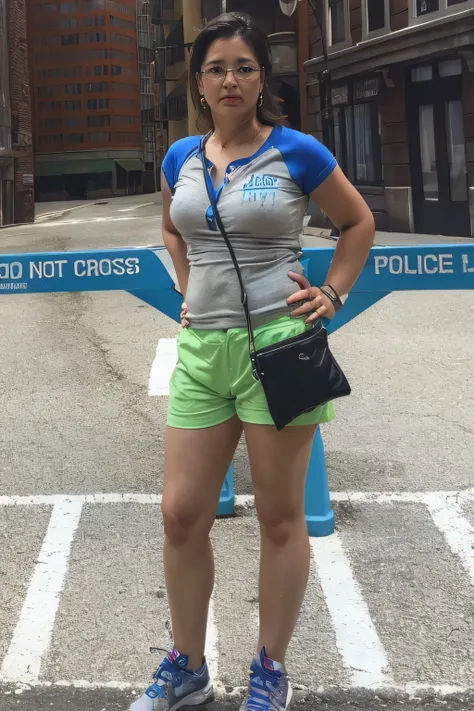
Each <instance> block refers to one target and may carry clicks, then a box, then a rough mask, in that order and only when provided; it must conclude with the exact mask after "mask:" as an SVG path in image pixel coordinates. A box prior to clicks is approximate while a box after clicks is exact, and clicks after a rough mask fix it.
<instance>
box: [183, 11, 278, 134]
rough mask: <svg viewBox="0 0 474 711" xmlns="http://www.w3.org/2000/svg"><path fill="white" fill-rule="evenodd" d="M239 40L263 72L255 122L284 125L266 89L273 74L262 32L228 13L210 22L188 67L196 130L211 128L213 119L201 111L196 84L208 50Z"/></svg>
mask: <svg viewBox="0 0 474 711" xmlns="http://www.w3.org/2000/svg"><path fill="white" fill-rule="evenodd" d="M227 37H228V38H231V37H240V38H241V39H242V40H243V41H244V42H246V43H247V44H248V45H249V47H250V48H251V49H252V50H253V52H254V54H255V56H256V58H257V60H258V63H259V65H260V67H262V68H263V69H264V70H265V84H264V87H263V100H262V105H261V106H257V118H258V120H259V121H260V122H261V123H263V124H265V125H267V126H275V124H281V123H284V122H285V118H286V117H285V116H284V115H283V114H282V112H281V111H280V108H279V106H278V104H277V102H278V101H279V99H277V98H276V97H274V96H273V95H272V93H271V92H270V89H269V88H268V84H267V80H268V77H270V76H271V73H272V61H271V55H270V46H269V44H268V41H267V38H266V36H265V34H264V33H263V32H262V30H261V29H260V28H259V27H258V26H257V25H256V23H255V21H254V20H253V19H252V18H251V17H249V15H245V14H244V13H241V12H228V13H224V14H223V15H219V16H218V17H216V18H214V20H211V21H210V22H209V23H208V24H207V25H206V27H205V28H204V29H203V30H202V31H201V32H200V33H199V35H198V36H197V37H196V39H195V41H194V44H193V49H192V54H191V62H190V66H189V84H190V89H191V97H192V100H193V104H194V106H195V108H196V109H197V110H198V111H199V116H198V120H197V125H198V127H199V126H200V125H201V124H203V123H206V124H207V125H211V126H212V116H211V112H210V110H209V109H203V107H202V105H201V95H200V93H199V86H198V83H197V80H196V74H199V72H200V71H201V67H202V65H203V62H204V59H205V57H206V54H207V52H208V50H209V47H210V46H211V44H212V43H213V42H215V41H216V40H218V39H223V38H227Z"/></svg>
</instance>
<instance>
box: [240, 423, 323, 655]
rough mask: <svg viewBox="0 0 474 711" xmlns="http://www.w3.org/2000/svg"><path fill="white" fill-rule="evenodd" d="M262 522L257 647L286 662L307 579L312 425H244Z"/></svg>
mask: <svg viewBox="0 0 474 711" xmlns="http://www.w3.org/2000/svg"><path fill="white" fill-rule="evenodd" d="M244 429H245V436H246V439H247V446H248V451H249V458H250V464H251V469H252V478H253V483H254V489H255V505H256V508H257V514H258V518H259V522H260V580H259V604H260V634H259V642H258V651H260V649H261V648H262V646H264V647H265V648H266V651H267V655H268V656H269V657H270V658H271V659H274V660H275V661H278V662H281V663H284V661H285V655H286V651H287V648H288V645H289V643H290V640H291V637H292V635H293V632H294V628H295V626H296V622H297V620H298V616H299V614H300V610H301V605H302V602H303V599H304V595H305V591H306V585H307V582H308V574H309V565H310V546H309V538H308V531H307V527H306V521H305V515H304V492H305V482H306V473H307V470H308V465H309V460H310V456H311V448H312V443H313V438H314V434H315V431H316V427H314V426H302V427H287V428H285V429H284V430H283V431H281V432H277V430H276V429H275V428H274V427H270V426H268V425H249V424H245V425H244Z"/></svg>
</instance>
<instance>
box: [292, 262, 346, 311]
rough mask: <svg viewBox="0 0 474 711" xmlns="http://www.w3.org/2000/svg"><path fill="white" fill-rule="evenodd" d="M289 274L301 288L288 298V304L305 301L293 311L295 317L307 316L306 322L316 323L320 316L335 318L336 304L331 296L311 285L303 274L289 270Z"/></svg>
mask: <svg viewBox="0 0 474 711" xmlns="http://www.w3.org/2000/svg"><path fill="white" fill-rule="evenodd" d="M288 276H289V277H290V278H291V279H293V281H295V282H296V283H297V284H298V285H299V286H300V287H301V290H300V291H297V292H295V293H294V294H292V295H291V296H290V298H289V299H288V300H287V303H288V305H290V306H291V304H297V303H298V302H301V301H304V302H305V303H304V304H302V305H301V306H299V307H298V308H297V309H295V311H292V312H291V316H292V317H293V318H297V317H298V316H306V315H308V318H307V319H306V323H314V322H315V321H317V320H318V318H329V319H330V318H333V317H334V315H335V314H336V310H335V308H334V305H333V303H332V301H331V299H330V298H329V297H327V296H326V295H325V294H323V292H322V291H321V289H318V287H317V286H311V284H310V283H309V281H308V280H307V279H306V277H305V276H303V274H298V273H297V272H289V274H288Z"/></svg>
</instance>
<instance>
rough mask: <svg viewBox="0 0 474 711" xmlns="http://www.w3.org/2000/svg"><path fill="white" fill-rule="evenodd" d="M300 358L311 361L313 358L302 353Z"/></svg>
mask: <svg viewBox="0 0 474 711" xmlns="http://www.w3.org/2000/svg"><path fill="white" fill-rule="evenodd" d="M298 358H299V359H300V360H311V358H310V357H309V355H306V353H300V354H299V356H298Z"/></svg>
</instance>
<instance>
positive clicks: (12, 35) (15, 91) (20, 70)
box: [7, 0, 35, 223]
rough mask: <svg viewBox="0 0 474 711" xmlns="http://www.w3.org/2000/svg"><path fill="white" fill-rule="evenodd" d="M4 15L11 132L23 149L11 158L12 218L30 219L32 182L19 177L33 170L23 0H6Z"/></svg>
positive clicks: (31, 218) (15, 141)
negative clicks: (13, 127)
mask: <svg viewBox="0 0 474 711" xmlns="http://www.w3.org/2000/svg"><path fill="white" fill-rule="evenodd" d="M7 15H8V20H7V21H8V46H9V52H10V94H11V109H12V111H11V112H12V124H13V125H14V126H15V124H16V127H17V128H18V140H15V135H14V143H13V148H14V149H15V150H18V151H21V152H22V153H23V156H22V157H21V158H15V215H14V220H15V222H16V223H21V222H33V220H34V209H35V206H34V189H33V186H32V185H24V181H23V175H24V174H26V175H33V173H34V168H33V148H32V139H31V136H32V119H31V100H30V82H29V73H28V45H27V19H26V0H9V2H8V4H7Z"/></svg>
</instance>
